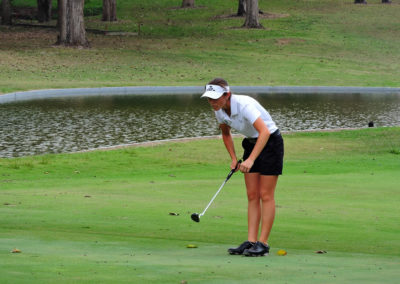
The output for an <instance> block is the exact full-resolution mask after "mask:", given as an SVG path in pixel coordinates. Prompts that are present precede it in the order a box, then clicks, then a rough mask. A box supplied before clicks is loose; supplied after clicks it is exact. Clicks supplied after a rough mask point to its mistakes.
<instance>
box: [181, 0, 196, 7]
mask: <svg viewBox="0 0 400 284" xmlns="http://www.w3.org/2000/svg"><path fill="white" fill-rule="evenodd" d="M181 7H182V8H194V0H182V6H181Z"/></svg>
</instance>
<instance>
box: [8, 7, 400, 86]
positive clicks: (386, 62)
mask: <svg viewBox="0 0 400 284" xmlns="http://www.w3.org/2000/svg"><path fill="white" fill-rule="evenodd" d="M14 2H15V5H16V6H18V5H22V4H23V3H22V1H14ZM24 2H25V1H24ZM32 2H33V3H31V5H32V6H34V5H35V3H34V2H35V1H32ZM352 2H353V1H347V0H346V1H344V0H341V1H337V0H323V1H295V2H294V1H289V0H285V1H260V8H261V9H262V10H263V11H264V12H265V15H264V16H263V17H262V19H261V22H262V24H263V26H264V27H265V28H264V29H261V30H247V29H242V28H240V26H241V25H242V24H243V22H244V19H243V18H238V17H232V14H234V13H235V11H236V8H237V7H236V5H237V3H236V2H235V1H228V0H224V1H219V2H218V4H216V3H215V1H210V0H203V1H201V0H198V1H196V4H197V8H196V9H179V8H177V7H179V5H180V3H181V1H178V0H175V1H172V0H169V1H138V0H131V1H127V0H125V1H119V2H118V17H119V20H118V21H117V22H116V23H104V22H102V21H100V16H99V15H96V16H87V17H86V19H85V21H86V26H87V27H88V28H90V29H98V30H108V31H125V32H131V33H132V32H139V26H140V35H138V36H105V35H98V34H93V33H90V32H89V33H88V38H89V40H90V42H91V46H92V48H90V49H85V50H82V49H73V48H59V47H54V46H53V43H54V42H55V41H56V38H57V31H56V30H55V29H48V28H25V27H20V26H13V27H10V28H8V27H4V26H2V27H0V63H1V64H0V92H3V93H6V92H11V91H16V90H30V89H41V88H69V87H99V86H123V85H203V84H204V83H205V82H207V81H209V80H210V78H212V77H216V76H223V77H225V78H227V79H228V81H229V82H230V83H231V84H232V85H303V86H304V85H334V86H339V85H343V86H346V85H347V86H396V87H397V86H398V78H399V76H400V74H399V70H400V66H399V62H400V58H399V54H400V52H399V46H400V40H399V39H400V34H399V31H400V20H399V17H398V14H399V13H400V5H399V4H400V2H398V0H393V4H391V5H382V4H379V3H380V1H378V0H371V1H368V2H369V4H368V5H354V4H352ZM25 5H26V4H25ZM86 5H87V6H88V7H101V1H100V0H96V1H95V0H93V1H89V2H88V1H86ZM32 23H35V22H34V21H33V22H32ZM50 24H51V25H54V24H55V22H54V21H53V22H51V23H50Z"/></svg>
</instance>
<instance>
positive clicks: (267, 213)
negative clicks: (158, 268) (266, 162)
mask: <svg viewBox="0 0 400 284" xmlns="http://www.w3.org/2000/svg"><path fill="white" fill-rule="evenodd" d="M277 182H278V176H264V175H260V185H259V186H260V197H261V204H262V206H261V218H262V219H261V234H260V242H263V243H267V241H268V237H269V233H270V232H271V228H272V225H273V223H274V219H275V197H274V195H275V187H276V183H277Z"/></svg>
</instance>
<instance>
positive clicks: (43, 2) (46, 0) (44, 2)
mask: <svg viewBox="0 0 400 284" xmlns="http://www.w3.org/2000/svg"><path fill="white" fill-rule="evenodd" d="M51 6H52V0H37V9H38V14H37V18H38V21H39V22H40V23H43V22H48V21H50V20H51Z"/></svg>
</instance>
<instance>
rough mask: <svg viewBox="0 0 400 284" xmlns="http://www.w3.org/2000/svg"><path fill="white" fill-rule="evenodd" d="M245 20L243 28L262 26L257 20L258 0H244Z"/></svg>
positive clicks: (258, 27)
mask: <svg viewBox="0 0 400 284" xmlns="http://www.w3.org/2000/svg"><path fill="white" fill-rule="evenodd" d="M246 8H247V10H246V20H245V22H244V24H243V27H245V28H251V29H260V28H262V27H263V26H262V25H261V24H260V22H259V20H258V13H259V10H258V0H246Z"/></svg>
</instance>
